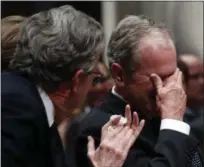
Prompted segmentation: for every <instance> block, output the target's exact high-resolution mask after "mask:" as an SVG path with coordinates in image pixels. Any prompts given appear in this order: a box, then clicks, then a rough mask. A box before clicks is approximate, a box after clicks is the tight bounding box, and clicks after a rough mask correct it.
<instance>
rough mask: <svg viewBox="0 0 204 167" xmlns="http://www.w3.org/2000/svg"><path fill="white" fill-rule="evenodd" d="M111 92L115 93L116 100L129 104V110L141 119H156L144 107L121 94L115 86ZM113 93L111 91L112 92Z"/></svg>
mask: <svg viewBox="0 0 204 167" xmlns="http://www.w3.org/2000/svg"><path fill="white" fill-rule="evenodd" d="M113 90H114V91H115V93H116V95H117V97H118V98H120V99H121V100H123V101H125V102H126V103H127V104H130V106H131V110H132V111H136V112H138V115H139V116H140V117H141V118H144V119H152V118H153V117H158V115H155V114H153V113H152V112H151V111H150V112H148V111H147V110H146V109H145V107H144V106H141V105H140V104H138V103H136V102H135V101H134V99H133V98H131V97H129V96H128V95H127V93H126V92H123V90H120V89H119V88H117V87H116V86H115V87H113ZM112 92H113V91H112Z"/></svg>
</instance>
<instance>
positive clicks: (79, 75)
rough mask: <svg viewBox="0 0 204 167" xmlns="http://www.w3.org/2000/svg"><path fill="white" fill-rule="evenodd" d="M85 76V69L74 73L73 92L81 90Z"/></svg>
mask: <svg viewBox="0 0 204 167" xmlns="http://www.w3.org/2000/svg"><path fill="white" fill-rule="evenodd" d="M83 78H84V71H83V70H77V71H76V72H75V73H74V76H73V78H72V83H71V91H72V92H74V93H76V92H77V91H78V90H79V88H80V85H81V84H82V82H83Z"/></svg>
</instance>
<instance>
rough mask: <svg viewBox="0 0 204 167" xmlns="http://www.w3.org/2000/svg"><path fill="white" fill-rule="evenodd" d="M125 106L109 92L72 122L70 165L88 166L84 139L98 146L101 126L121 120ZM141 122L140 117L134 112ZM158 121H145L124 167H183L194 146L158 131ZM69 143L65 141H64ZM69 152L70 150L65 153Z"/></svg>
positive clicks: (192, 142)
mask: <svg viewBox="0 0 204 167" xmlns="http://www.w3.org/2000/svg"><path fill="white" fill-rule="evenodd" d="M125 105H126V102H124V101H123V100H121V99H119V98H118V97H116V96H115V95H113V94H112V93H111V92H110V93H109V94H108V95H107V96H106V97H105V100H104V101H103V103H102V104H101V105H100V106H98V107H96V108H94V109H93V110H92V111H91V112H90V113H89V114H88V115H86V116H85V117H84V118H83V119H82V120H80V121H77V123H76V122H75V123H74V125H75V128H74V129H75V133H74V135H70V136H72V137H71V138H72V139H71V140H72V142H69V143H68V148H69V146H70V145H72V151H71V152H72V155H73V158H74V161H75V162H73V163H75V165H76V166H77V167H82V166H83V167H88V166H91V165H90V162H89V160H88V159H87V156H86V155H87V136H89V135H91V136H93V137H94V139H95V143H96V146H98V145H99V143H100V133H101V128H102V126H103V125H104V124H105V123H106V122H108V121H109V118H110V116H111V115H114V114H121V115H123V116H124V110H125ZM138 115H139V117H140V119H141V115H140V113H139V112H138ZM159 129H160V118H155V119H152V120H149V121H146V124H145V127H144V129H143V131H142V132H141V134H140V135H139V137H138V139H137V140H136V142H135V144H134V145H133V146H132V148H131V149H130V151H129V154H128V157H127V159H126V161H125V164H124V166H125V167H185V166H186V164H187V163H188V162H187V161H186V153H187V152H188V150H191V149H192V148H193V147H195V146H196V145H197V141H196V140H195V139H194V138H192V137H191V136H188V135H185V134H183V133H180V132H177V131H173V130H161V131H160V130H159ZM68 140H69V138H68ZM69 151H70V150H69Z"/></svg>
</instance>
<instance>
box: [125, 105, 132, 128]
mask: <svg viewBox="0 0 204 167" xmlns="http://www.w3.org/2000/svg"><path fill="white" fill-rule="evenodd" d="M125 117H126V119H127V125H128V126H130V125H131V124H132V113H131V108H130V105H129V104H127V105H126V106H125Z"/></svg>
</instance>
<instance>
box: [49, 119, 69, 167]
mask: <svg viewBox="0 0 204 167" xmlns="http://www.w3.org/2000/svg"><path fill="white" fill-rule="evenodd" d="M49 131H50V140H49V141H50V143H49V144H50V153H51V159H50V161H52V166H53V167H62V166H65V152H64V149H63V145H62V142H61V139H60V136H59V133H58V130H57V126H56V124H55V123H53V125H52V126H51V127H50V128H49Z"/></svg>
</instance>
